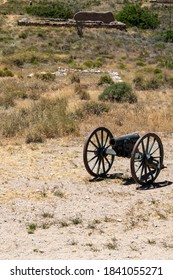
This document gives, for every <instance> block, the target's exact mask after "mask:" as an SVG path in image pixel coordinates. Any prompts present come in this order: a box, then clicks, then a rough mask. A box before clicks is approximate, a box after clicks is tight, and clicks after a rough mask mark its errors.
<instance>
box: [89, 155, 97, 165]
mask: <svg viewBox="0 0 173 280" xmlns="http://www.w3.org/2000/svg"><path fill="white" fill-rule="evenodd" d="M96 157H98V155H95V156H93V157H92V158H90V159H89V160H88V163H89V162H91V161H92V160H93V159H95V158H96Z"/></svg>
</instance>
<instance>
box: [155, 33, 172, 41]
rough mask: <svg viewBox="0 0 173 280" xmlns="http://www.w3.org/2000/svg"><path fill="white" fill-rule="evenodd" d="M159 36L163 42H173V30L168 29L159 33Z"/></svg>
mask: <svg viewBox="0 0 173 280" xmlns="http://www.w3.org/2000/svg"><path fill="white" fill-rule="evenodd" d="M157 38H158V39H159V40H160V41H163V42H166V43H167V42H170V43H173V30H166V31H164V32H160V33H159V34H157Z"/></svg>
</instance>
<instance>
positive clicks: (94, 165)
mask: <svg viewBox="0 0 173 280" xmlns="http://www.w3.org/2000/svg"><path fill="white" fill-rule="evenodd" d="M98 161H99V158H97V160H96V162H95V163H94V164H93V167H92V168H91V170H92V171H93V170H94V168H95V167H96V165H97V163H98Z"/></svg>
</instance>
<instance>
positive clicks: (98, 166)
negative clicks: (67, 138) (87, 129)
mask: <svg viewBox="0 0 173 280" xmlns="http://www.w3.org/2000/svg"><path fill="white" fill-rule="evenodd" d="M111 138H113V135H112V133H111V132H110V131H109V130H108V129H107V128H105V127H98V128H96V129H94V130H93V131H92V132H91V133H90V134H89V136H88V138H87V139H86V141H85V144H84V149H83V160H84V165H85V168H86V170H87V171H88V173H89V174H90V175H92V176H94V177H102V176H105V175H106V174H107V173H108V171H109V170H110V168H111V166H112V164H113V161H114V155H113V154H111V153H110V154H108V153H106V151H108V148H109V147H110V143H109V142H110V139H111Z"/></svg>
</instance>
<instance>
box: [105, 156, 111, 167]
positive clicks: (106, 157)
mask: <svg viewBox="0 0 173 280" xmlns="http://www.w3.org/2000/svg"><path fill="white" fill-rule="evenodd" d="M105 160H106V161H107V163H108V165H109V166H111V163H110V162H109V160H108V159H107V157H105Z"/></svg>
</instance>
